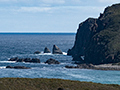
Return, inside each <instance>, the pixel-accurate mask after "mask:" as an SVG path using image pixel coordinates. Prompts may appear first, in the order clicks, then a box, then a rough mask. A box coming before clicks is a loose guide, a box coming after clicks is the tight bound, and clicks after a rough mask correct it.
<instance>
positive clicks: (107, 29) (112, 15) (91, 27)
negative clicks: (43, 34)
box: [68, 4, 120, 64]
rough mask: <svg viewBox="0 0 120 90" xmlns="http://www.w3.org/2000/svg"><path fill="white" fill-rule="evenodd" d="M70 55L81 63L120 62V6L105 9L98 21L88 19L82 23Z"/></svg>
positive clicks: (69, 52) (69, 51)
mask: <svg viewBox="0 0 120 90" xmlns="http://www.w3.org/2000/svg"><path fill="white" fill-rule="evenodd" d="M68 55H72V57H73V60H75V61H79V62H80V63H92V64H103V63H116V62H120V4H114V5H112V6H109V7H107V8H105V10H104V12H103V14H100V16H99V17H98V18H96V19H94V18H88V19H87V20H86V21H84V22H82V23H80V25H79V28H78V30H77V34H76V40H75V44H74V46H73V48H72V49H69V50H68ZM81 56H84V59H83V58H81Z"/></svg>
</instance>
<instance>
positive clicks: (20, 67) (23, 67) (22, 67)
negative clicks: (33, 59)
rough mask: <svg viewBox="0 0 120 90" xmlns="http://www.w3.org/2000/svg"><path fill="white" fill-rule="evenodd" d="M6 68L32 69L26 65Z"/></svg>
mask: <svg viewBox="0 0 120 90" xmlns="http://www.w3.org/2000/svg"><path fill="white" fill-rule="evenodd" d="M6 68H11V69H30V68H29V67H25V66H14V67H13V66H6Z"/></svg>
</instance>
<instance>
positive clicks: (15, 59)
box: [8, 57, 18, 61]
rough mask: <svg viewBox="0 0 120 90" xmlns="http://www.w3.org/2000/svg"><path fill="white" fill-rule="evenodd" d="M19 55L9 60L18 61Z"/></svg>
mask: <svg viewBox="0 0 120 90" xmlns="http://www.w3.org/2000/svg"><path fill="white" fill-rule="evenodd" d="M17 60H18V57H14V58H10V59H9V60H8V61H17Z"/></svg>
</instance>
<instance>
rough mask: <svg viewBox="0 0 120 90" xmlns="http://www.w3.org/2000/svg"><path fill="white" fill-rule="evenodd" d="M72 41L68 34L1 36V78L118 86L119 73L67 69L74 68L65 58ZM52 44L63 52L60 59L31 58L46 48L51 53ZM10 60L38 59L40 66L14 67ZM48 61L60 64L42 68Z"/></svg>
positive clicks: (59, 56)
mask: <svg viewBox="0 0 120 90" xmlns="http://www.w3.org/2000/svg"><path fill="white" fill-rule="evenodd" d="M74 40H75V34H71V33H69V34H65V33H64V34H63V33H56V34H52V33H47V34H46V33H41V34H37V33H34V34H33V33H31V34H26V33H24V34H17V33H11V34H9V33H7V34H6V33H2V34H0V78H3V77H22V78H60V79H69V80H79V81H88V82H96V83H105V84H120V71H102V70H87V69H66V68H65V65H74V64H72V63H73V62H72V57H71V56H67V55H66V53H67V50H68V49H69V48H71V47H72V46H73V45H74ZM54 44H55V45H57V46H58V47H59V48H60V49H61V50H62V51H63V52H64V54H63V55H53V54H44V53H42V54H39V55H35V54H33V53H34V52H35V51H37V50H38V51H41V52H43V50H44V48H45V47H48V48H49V49H50V50H51V51H52V47H53V45H54ZM12 57H20V58H26V57H29V58H39V59H40V60H41V63H20V62H18V63H15V62H10V61H8V59H9V58H12ZM49 58H53V59H56V60H58V61H59V62H61V64H59V65H48V64H45V63H44V62H45V61H46V60H47V59H49ZM7 65H11V66H17V65H20V66H26V67H31V69H24V70H23V69H6V68H5V67H6V66H7Z"/></svg>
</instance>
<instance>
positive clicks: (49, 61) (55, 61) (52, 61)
mask: <svg viewBox="0 0 120 90" xmlns="http://www.w3.org/2000/svg"><path fill="white" fill-rule="evenodd" d="M45 63H48V64H60V62H58V61H57V60H55V59H52V58H50V59H48V60H47V61H46V62H45Z"/></svg>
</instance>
